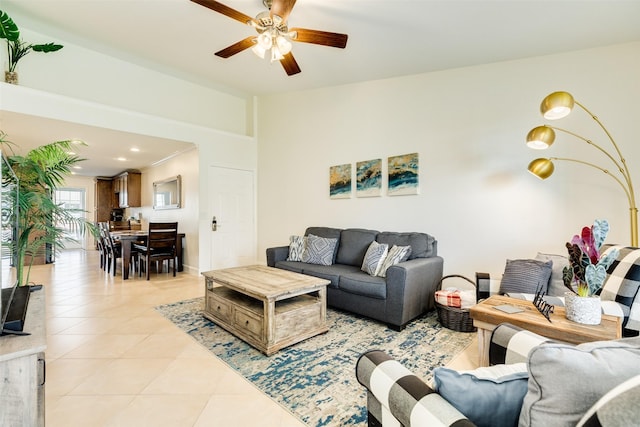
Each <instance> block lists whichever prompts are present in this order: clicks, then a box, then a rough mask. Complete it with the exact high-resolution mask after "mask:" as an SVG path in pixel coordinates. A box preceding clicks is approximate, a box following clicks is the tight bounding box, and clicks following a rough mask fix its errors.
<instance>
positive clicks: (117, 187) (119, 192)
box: [113, 172, 142, 208]
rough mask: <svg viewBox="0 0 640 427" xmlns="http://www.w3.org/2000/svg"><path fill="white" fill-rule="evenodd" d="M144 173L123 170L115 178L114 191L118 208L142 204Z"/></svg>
mask: <svg viewBox="0 0 640 427" xmlns="http://www.w3.org/2000/svg"><path fill="white" fill-rule="evenodd" d="M141 186H142V174H141V173H140V172H123V173H121V174H120V175H118V176H116V177H114V178H113V192H114V194H115V199H116V202H117V206H115V207H118V208H133V207H140V206H142V188H141Z"/></svg>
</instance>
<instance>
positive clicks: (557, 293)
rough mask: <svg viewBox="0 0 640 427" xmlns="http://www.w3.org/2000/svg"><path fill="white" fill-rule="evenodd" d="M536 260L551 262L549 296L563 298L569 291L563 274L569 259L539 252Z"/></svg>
mask: <svg viewBox="0 0 640 427" xmlns="http://www.w3.org/2000/svg"><path fill="white" fill-rule="evenodd" d="M536 260H538V261H542V262H547V261H551V262H552V265H551V277H550V278H549V286H548V287H547V295H550V296H554V297H562V296H564V293H565V292H567V291H568V289H567V288H566V287H565V286H564V280H563V279H562V274H563V273H562V272H563V270H564V268H565V267H566V266H568V265H569V259H568V258H567V257H566V256H564V255H554V254H544V253H542V252H538V254H537V255H536Z"/></svg>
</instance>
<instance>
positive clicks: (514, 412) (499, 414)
mask: <svg viewBox="0 0 640 427" xmlns="http://www.w3.org/2000/svg"><path fill="white" fill-rule="evenodd" d="M528 377H529V374H528V373H527V365H526V363H514V364H511V365H494V366H489V367H483V368H478V369H475V370H473V371H460V372H458V371H455V370H453V369H449V368H436V369H434V370H433V383H434V386H435V387H434V388H435V390H436V391H437V392H438V393H440V395H441V396H442V397H443V398H444V399H445V400H446V401H447V402H449V403H450V404H451V405H453V406H454V407H455V408H456V409H457V410H458V411H460V412H462V413H463V414H464V415H465V416H466V417H467V418H469V420H471V421H473V422H474V423H475V424H476V425H477V426H478V427H513V426H515V425H517V424H518V416H519V415H520V408H521V407H522V399H523V398H524V395H525V394H526V393H527V379H528Z"/></svg>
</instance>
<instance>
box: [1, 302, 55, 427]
mask: <svg viewBox="0 0 640 427" xmlns="http://www.w3.org/2000/svg"><path fill="white" fill-rule="evenodd" d="M44 303H45V296H44V290H42V289H41V290H39V291H36V292H33V293H32V294H31V296H30V297H29V304H28V306H27V316H26V318H25V325H24V332H27V333H29V334H30V335H24V336H20V335H3V336H0V426H12V427H31V426H44V381H45V360H44V351H45V349H46V347H47V337H46V333H45V304H44Z"/></svg>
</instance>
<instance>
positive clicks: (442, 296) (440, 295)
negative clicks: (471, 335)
mask: <svg viewBox="0 0 640 427" xmlns="http://www.w3.org/2000/svg"><path fill="white" fill-rule="evenodd" d="M453 277H459V278H461V279H463V280H466V281H467V282H469V283H471V284H472V285H473V286H474V288H475V283H474V282H473V281H472V280H471V279H468V278H467V277H464V276H460V275H458V274H451V275H448V276H444V277H443V278H442V279H441V280H440V289H442V283H443V282H444V281H445V279H450V278H453ZM467 292H473V301H472V304H469V303H468V302H467V301H466V300H467V298H465V293H467ZM455 302H457V303H455ZM473 304H475V289H474V290H473V291H461V292H453V294H450V292H447V291H442V290H441V291H436V312H437V313H438V320H439V321H440V324H441V325H442V326H444V327H445V328H447V329H452V330H454V331H458V332H475V331H476V330H477V329H476V328H475V326H473V319H472V318H471V317H470V316H469V306H470V305H473ZM456 306H457V307H456Z"/></svg>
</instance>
